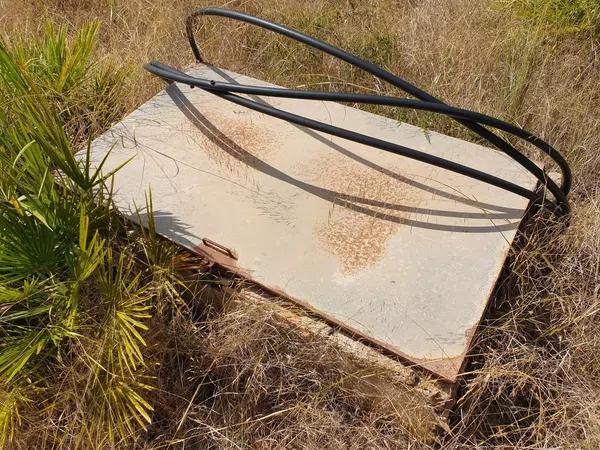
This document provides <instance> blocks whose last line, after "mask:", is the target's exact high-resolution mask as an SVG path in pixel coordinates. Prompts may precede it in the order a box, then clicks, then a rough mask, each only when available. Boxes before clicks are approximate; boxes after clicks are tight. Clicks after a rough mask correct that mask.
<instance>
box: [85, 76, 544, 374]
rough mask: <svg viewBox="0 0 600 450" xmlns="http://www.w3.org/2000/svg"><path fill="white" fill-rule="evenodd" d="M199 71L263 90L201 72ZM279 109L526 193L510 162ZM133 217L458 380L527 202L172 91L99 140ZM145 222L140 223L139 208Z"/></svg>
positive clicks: (367, 117)
mask: <svg viewBox="0 0 600 450" xmlns="http://www.w3.org/2000/svg"><path fill="white" fill-rule="evenodd" d="M188 73H190V74H192V75H195V76H202V77H205V78H211V79H215V80H228V81H232V80H237V81H238V82H241V83H245V84H255V85H268V84H267V83H264V82H262V81H258V80H255V79H252V78H249V77H245V76H241V75H238V74H235V73H231V72H225V71H222V70H220V69H217V68H214V67H210V66H205V65H196V66H194V67H192V68H191V69H190V70H188ZM264 101H265V102H268V103H269V104H271V105H273V106H276V107H278V108H281V109H284V110H288V111H292V112H294V113H297V114H301V115H304V116H307V117H310V118H313V119H316V120H321V121H325V122H328V123H331V124H334V125H337V126H340V127H344V128H349V129H352V130H354V131H358V132H361V133H364V134H369V135H372V136H376V137H379V138H382V139H386V140H389V141H392V142H396V143H399V144H402V145H405V146H408V147H412V148H415V149H418V150H421V151H425V152H428V153H431V154H434V155H437V156H441V157H444V158H447V159H452V160H454V161H457V162H460V163H462V164H465V165H469V166H472V167H476V168H478V169H481V170H484V171H488V172H490V173H493V174H495V175H497V176H501V177H503V178H506V179H508V180H510V181H513V182H517V183H520V184H521V185H523V186H524V187H527V188H533V187H534V186H535V185H536V181H535V179H533V177H531V176H530V175H529V174H528V173H527V172H526V171H525V170H523V169H521V167H520V166H518V165H517V164H515V163H514V162H513V161H512V160H511V159H510V158H508V157H506V156H505V155H503V154H502V153H500V152H497V151H494V150H491V149H488V148H485V147H481V146H479V145H475V144H472V143H468V142H464V141H461V140H458V139H455V138H451V137H448V136H444V135H442V134H438V133H435V132H430V131H425V130H423V129H420V128H417V127H414V126H411V125H407V124H404V123H398V122H396V121H394V120H391V119H387V118H383V117H380V116H377V115H373V114H369V113H366V112H363V111H359V110H357V109H354V108H350V107H346V106H343V105H340V104H337V103H331V102H315V101H305V100H291V99H273V98H271V99H264ZM109 151H110V155H109V157H108V159H107V162H106V164H105V168H104V170H105V171H109V170H112V169H113V168H115V167H117V166H118V165H120V164H122V163H123V162H125V161H127V160H128V159H130V158H133V159H132V160H131V161H130V162H129V163H128V164H126V165H125V166H124V167H123V168H122V169H121V170H120V171H119V172H118V173H117V174H116V176H115V190H116V192H115V201H116V204H117V206H118V208H119V209H120V210H121V211H122V212H123V214H125V215H127V216H129V217H130V218H132V219H133V220H138V219H137V216H136V214H135V209H136V207H143V206H144V205H145V195H146V193H147V192H148V190H150V189H151V190H152V198H153V203H154V212H155V221H156V227H157V230H158V232H159V233H160V234H162V235H163V236H165V237H167V238H169V239H171V240H173V241H175V242H177V243H179V244H181V245H182V246H184V247H187V248H188V249H190V250H193V251H197V252H200V253H203V254H206V255H208V256H210V257H211V258H212V259H213V260H215V261H216V262H217V263H219V264H221V265H223V266H225V267H227V268H230V269H231V270H234V271H235V272H237V273H240V274H242V275H243V276H246V277H248V278H250V279H252V280H254V281H256V282H258V283H260V284H261V285H263V286H266V287H268V288H269V289H271V290H273V291H275V292H280V293H282V294H284V295H285V296H286V297H289V298H291V299H294V300H295V301H297V302H299V303H302V304H303V305H305V306H306V307H308V308H310V309H312V310H313V311H316V312H317V313H318V314H319V315H321V316H322V317H323V318H325V319H326V320H327V321H329V323H333V324H336V325H339V326H340V327H342V328H343V329H344V330H346V331H348V332H350V333H355V334H357V335H358V336H359V337H361V338H365V339H366V340H368V341H370V342H371V343H373V344H374V345H376V346H379V347H380V348H382V349H385V350H387V351H390V352H393V353H395V354H398V355H399V356H400V357H402V358H405V359H407V360H409V361H412V362H415V363H417V364H420V365H422V366H423V367H425V368H427V369H429V370H430V371H432V372H434V373H436V374H438V375H440V376H442V377H443V378H445V379H447V380H450V381H453V380H454V379H455V377H456V375H457V374H458V372H459V371H460V368H461V364H462V361H463V359H464V355H465V352H466V351H467V349H468V346H469V344H470V340H471V336H472V331H473V330H474V327H476V326H477V324H478V323H479V321H480V319H481V316H482V313H483V311H484V308H485V306H486V304H487V301H488V299H489V297H490V294H491V291H492V289H493V287H494V285H495V282H496V279H497V277H498V275H499V273H500V270H501V268H502V265H503V262H504V260H505V257H506V254H507V252H508V250H509V248H510V245H511V242H512V240H513V238H514V236H515V233H516V230H517V227H518V225H519V222H520V221H521V219H522V216H523V213H524V210H525V209H526V207H527V200H526V199H523V198H521V197H518V196H516V195H514V194H511V193H508V192H505V191H503V190H500V189H498V188H495V187H493V186H490V185H487V184H484V183H481V182H478V181H476V180H472V179H470V178H467V177H464V176H461V175H458V174H454V173H451V172H448V171H445V170H443V169H439V168H436V167H432V166H428V165H426V164H423V163H420V162H417V161H413V160H410V159H407V158H403V157H400V156H397V155H393V154H390V153H387V152H384V151H380V150H376V149H373V148H370V147H366V146H363V145H361V144H356V143H353V142H348V141H345V140H343V139H339V138H333V137H331V136H328V135H325V134H322V133H318V132H314V131H311V130H308V129H304V128H302V127H298V126H295V125H291V124H289V123H286V122H283V121H281V120H278V119H275V118H272V117H269V116H266V115H263V114H261V113H258V112H254V111H250V110H247V109H245V108H243V107H241V106H237V105H234V104H232V103H230V102H227V101H225V100H222V99H220V98H218V97H216V96H214V95H211V94H209V93H206V92H204V91H202V90H200V89H190V88H189V87H187V86H184V85H179V84H173V85H170V86H169V87H168V88H167V89H166V90H165V91H162V92H161V93H159V94H158V95H157V96H155V97H154V98H152V99H151V100H150V101H148V102H147V103H145V104H144V105H142V106H141V107H140V108H139V109H137V110H136V111H134V112H133V113H132V114H130V115H129V116H127V117H126V118H125V119H124V120H123V121H122V122H120V123H118V124H116V125H115V126H114V127H113V128H111V129H110V130H109V131H107V132H106V133H105V134H103V135H102V136H100V137H99V138H98V139H96V140H95V141H94V142H93V144H92V158H93V164H96V165H97V164H99V162H100V161H101V160H102V158H103V157H104V156H105V154H106V153H107V152H109ZM141 218H142V221H144V220H145V218H144V214H143V211H142V215H141Z"/></svg>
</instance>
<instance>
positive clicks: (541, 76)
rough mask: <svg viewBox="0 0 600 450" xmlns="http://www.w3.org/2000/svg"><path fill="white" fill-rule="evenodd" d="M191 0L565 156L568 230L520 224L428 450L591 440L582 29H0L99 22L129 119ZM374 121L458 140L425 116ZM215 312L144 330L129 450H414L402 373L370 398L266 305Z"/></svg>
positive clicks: (137, 19) (586, 92) (218, 43)
mask: <svg viewBox="0 0 600 450" xmlns="http://www.w3.org/2000/svg"><path fill="white" fill-rule="evenodd" d="M207 3H211V4H217V5H224V4H227V6H228V7H231V8H237V9H242V10H246V11H249V12H252V13H256V14H259V15H261V16H265V17H268V18H271V19H274V20H276V21H280V22H282V23H286V24H289V25H291V26H292V27H296V28H299V29H301V30H303V31H306V32H308V33H309V34H313V35H317V36H319V37H323V38H326V39H327V40H328V41H330V42H332V43H335V44H338V45H340V46H342V47H344V48H347V49H349V50H351V51H355V52H357V53H359V54H361V55H363V56H366V57H368V58H369V59H371V60H373V61H375V62H378V63H380V64H382V65H383V66H385V67H387V68H388V69H390V70H392V71H393V72H396V73H398V74H399V75H400V76H402V77H404V78H406V79H407V80H410V81H412V82H414V83H416V84H417V85H419V86H420V87H422V88H424V89H426V90H428V91H430V92H431V93H433V94H434V95H439V96H440V97H442V98H444V99H445V100H446V101H448V102H449V103H451V104H454V105H457V106H463V107H467V108H470V109H474V110H479V111H481V112H485V113H489V114H492V115H496V116H499V117H502V118H505V119H508V120H511V121H513V122H516V123H518V124H519V125H522V126H524V127H526V128H529V129H531V130H532V131H534V132H536V133H537V134H539V135H540V136H541V137H543V138H545V139H546V140H548V141H549V142H551V143H553V144H555V145H556V147H557V148H559V149H561V150H563V151H564V153H565V154H566V156H567V158H568V159H569V161H570V162H571V163H572V165H573V167H574V169H575V186H574V189H573V194H572V197H571V198H572V202H573V215H572V217H571V221H570V226H569V227H568V228H567V229H565V228H564V227H563V226H561V224H554V223H551V221H549V220H548V219H545V220H544V219H542V218H535V219H534V220H532V222H531V224H530V226H529V227H528V228H527V229H526V230H524V232H523V233H522V234H521V235H520V237H519V244H518V246H517V248H516V249H515V251H514V252H513V254H512V256H511V258H510V265H509V270H508V271H507V273H506V275H505V276H504V277H503V281H502V282H501V284H500V286H499V287H498V289H497V293H496V295H495V298H494V301H493V304H492V305H491V310H490V314H489V316H488V318H487V319H486V321H485V323H484V324H483V326H482V328H481V330H480V333H479V334H478V336H477V338H476V342H475V347H474V349H473V352H472V353H473V357H472V359H471V361H472V362H471V366H470V367H469V372H468V373H467V374H465V376H464V377H463V379H462V381H461V386H460V392H459V394H460V398H459V402H458V404H457V406H456V407H455V408H454V410H453V412H452V416H451V421H450V425H451V430H450V431H449V432H447V433H442V434H441V435H440V437H438V444H437V445H438V446H442V447H445V448H473V447H479V448H482V447H485V448H512V447H518V448H552V447H561V448H587V449H596V448H600V425H599V424H600V358H599V357H598V354H599V353H600V333H598V329H600V328H599V327H600V314H599V313H598V309H599V308H600V303H599V301H598V300H599V296H600V277H599V271H600V226H599V220H598V217H599V213H600V176H599V175H598V174H599V173H600V172H599V169H600V131H599V130H600V102H599V100H600V98H599V97H600V55H599V53H598V48H599V44H600V43H599V42H598V41H597V40H594V39H593V38H591V37H589V36H586V35H582V34H573V35H552V36H549V35H546V34H544V33H543V31H542V30H541V29H538V28H536V26H534V25H532V24H531V23H525V22H523V21H522V20H521V19H517V18H514V17H512V16H511V15H510V14H509V13H508V12H507V11H506V10H500V9H498V8H497V7H492V5H491V2H490V1H481V2H479V1H472V0H414V1H406V2H395V1H392V0H382V1H379V2H369V1H366V0H354V1H347V2H346V1H341V2H332V1H326V0H308V1H304V2H298V1H295V0H294V1H292V0H276V1H273V0H271V1H266V0H265V1H263V0H256V1H251V2H250V1H245V2H244V1H230V2H206V1H192V0H175V1H167V0H157V1H152V2H150V1H144V0H130V1H125V0H102V1H92V0H88V1H83V0H82V1H78V0H77V1H76V0H62V1H61V0H48V1H45V2H40V1H34V0H18V1H17V0H0V22H1V23H2V26H3V28H4V30H3V31H6V32H10V31H11V30H13V29H19V30H20V31H21V32H29V33H37V32H38V31H39V29H40V26H41V23H42V21H43V20H45V19H47V18H50V19H52V20H56V21H60V22H67V23H69V24H70V25H72V26H73V27H77V26H78V25H79V24H81V23H83V22H85V21H87V20H90V19H98V20H100V21H102V23H103V28H102V33H101V45H100V49H99V52H98V58H99V60H100V61H104V60H106V59H109V60H111V61H116V62H117V63H118V64H119V65H121V66H126V67H128V68H130V69H131V76H130V78H129V87H130V89H129V90H128V92H127V95H123V96H122V98H121V99H120V105H118V107H120V108H123V109H124V110H131V109H133V108H135V107H136V106H137V105H139V104H140V103H141V102H143V101H144V100H145V99H147V98H148V97H149V96H150V95H152V94H153V93H155V92H156V91H157V90H158V89H159V88H160V86H161V83H160V82H159V81H157V80H155V79H153V78H152V77H150V76H147V75H145V74H144V73H143V71H142V70H141V68H140V66H141V64H142V63H144V62H146V61H147V60H150V59H158V60H161V61H165V62H167V63H173V64H177V65H185V64H187V63H188V62H190V61H191V60H192V58H191V54H190V52H189V49H188V47H187V43H186V41H185V38H184V33H183V26H182V21H183V18H184V17H185V15H186V13H187V12H188V11H189V10H190V9H191V8H192V7H198V6H203V5H205V4H207ZM204 36H206V37H205V38H203V41H202V42H203V48H205V49H206V50H205V53H206V54H207V55H208V57H209V60H210V61H214V62H218V63H219V65H221V66H223V67H226V68H229V69H232V70H238V71H242V72H244V73H247V74H249V75H253V76H256V77H259V78H264V79H267V80H269V81H272V82H275V83H279V84H284V85H289V86H294V85H302V86H308V85H310V86H318V87H320V88H322V89H338V88H340V87H342V84H341V83H342V82H347V83H352V84H353V85H354V86H358V87H360V89H362V90H364V91H378V92H386V91H387V90H388V88H387V87H384V86H382V85H381V84H380V83H378V82H376V81H374V80H373V79H372V78H370V77H367V76H364V75H362V74H360V73H358V72H356V71H355V70H348V68H347V67H346V66H345V65H344V64H342V63H340V62H338V61H335V60H332V59H330V58H328V57H323V56H322V55H318V54H316V53H313V52H311V51H310V50H307V49H306V48H301V47H298V46H296V45H293V44H289V43H284V41H281V40H279V39H275V38H273V37H272V36H271V35H265V34H263V33H261V32H259V31H256V30H254V29H250V28H248V27H246V26H243V25H242V26H240V25H237V24H234V23H232V22H226V21H225V20H221V19H210V20H209V22H208V25H207V27H206V29H205V30H204ZM372 110H374V111H375V112H379V113H384V114H388V115H391V116H392V117H395V118H397V119H399V120H405V121H409V122H411V123H414V124H417V125H420V126H424V127H427V128H431V129H436V130H440V131H442V132H446V133H449V134H453V135H455V136H458V137H462V138H470V139H472V137H471V136H469V134H468V133H466V132H465V131H464V130H462V129H460V128H459V127H458V126H457V125H456V124H454V123H451V122H449V121H447V120H445V119H442V118H439V117H434V116H431V115H428V114H422V113H419V114H417V113H408V112H405V111H397V112H394V111H389V110H381V109H378V108H373V109H372ZM224 303H225V304H226V306H225V307H224V309H223V310H221V311H220V312H219V313H215V314H208V315H207V314H206V305H208V304H211V305H212V304H213V303H212V302H210V301H209V300H207V298H206V297H205V295H204V294H202V295H200V294H199V295H196V296H195V302H194V304H195V306H194V307H193V308H192V309H193V311H196V310H197V311H200V313H198V312H197V313H196V316H194V314H192V316H194V317H195V318H196V319H198V320H199V321H196V324H195V325H194V324H192V322H191V321H190V320H189V319H182V318H178V319H173V320H172V321H171V322H170V325H168V326H167V325H160V326H159V325H157V326H156V327H155V330H156V331H155V333H156V336H155V337H156V339H153V342H154V343H155V347H153V350H152V351H154V352H156V355H157V358H158V359H162V365H161V368H160V371H159V373H158V375H159V376H158V379H157V383H158V386H159V388H160V390H159V391H158V395H157V398H156V399H155V407H156V412H155V417H154V421H153V424H152V426H151V428H150V430H149V431H148V434H147V435H146V436H145V437H144V439H142V440H141V441H140V446H141V447H153V446H154V447H160V446H161V445H166V444H169V443H170V444H171V445H173V446H174V448H244V447H252V448H254V447H257V448H280V447H295V448H326V447H329V448H331V447H333V448H340V447H342V448H345V447H348V448H369V447H370V448H379V447H381V448H408V447H410V448H420V447H428V446H430V445H431V443H432V435H431V429H432V427H431V426H429V424H431V423H432V422H431V420H430V419H429V418H427V415H426V413H425V412H424V411H426V410H427V408H420V409H419V412H418V414H417V413H415V414H413V413H412V412H411V410H410V407H412V406H410V405H413V406H414V405H420V406H423V403H421V400H419V398H420V397H419V395H421V394H419V393H418V392H416V391H411V392H413V393H414V395H412V396H411V398H410V401H408V400H406V399H407V397H405V396H406V395H407V390H406V389H407V386H409V385H410V383H409V384H406V380H403V381H402V382H396V381H394V376H393V375H391V374H389V375H386V377H387V378H385V377H384V379H388V380H390V382H389V386H396V388H395V389H394V390H393V392H394V393H393V394H389V392H390V391H386V392H387V393H386V395H385V396H384V397H385V400H382V399H381V397H382V396H381V395H379V394H378V395H370V394H369V395H366V394H365V393H364V392H363V391H362V389H364V386H365V384H364V383H354V381H355V380H360V379H363V381H364V377H365V375H364V374H365V372H364V371H365V367H364V366H361V365H360V363H357V365H356V366H348V363H347V362H342V361H346V359H345V358H341V357H340V356H339V355H340V354H339V351H337V350H336V349H335V347H332V346H331V344H328V343H327V342H325V341H323V340H319V338H316V337H307V336H306V335H304V334H302V333H300V332H299V331H298V330H296V329H293V328H290V326H289V324H285V321H281V320H279V319H278V316H277V314H276V313H275V312H274V311H273V310H270V309H268V308H266V309H265V307H264V306H263V307H257V306H256V305H254V304H252V305H249V304H247V303H244V302H239V301H235V300H234V301H230V302H224ZM193 311H192V312H193ZM348 380H350V382H348ZM367 385H368V383H367ZM358 386H363V387H358ZM386 389H387V388H386ZM389 397H391V398H389ZM407 408H408V410H407ZM423 414H425V415H423ZM424 424H425V426H424ZM34 425H35V424H34V423H33V422H32V423H31V424H30V426H29V429H30V430H31V432H32V433H34V432H35V429H36V428H35V426H34ZM48 426H49V427H51V424H49V425H48ZM32 436H34V435H33V434H30V435H29V436H28V437H25V436H24V437H23V442H24V443H25V442H30V443H31V442H32V441H31V440H30V439H32ZM24 445H26V444H24Z"/></svg>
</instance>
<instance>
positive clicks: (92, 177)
mask: <svg viewBox="0 0 600 450" xmlns="http://www.w3.org/2000/svg"><path fill="white" fill-rule="evenodd" d="M97 30H98V26H97V25H96V24H91V25H88V26H86V27H83V28H82V29H81V30H80V31H79V33H78V34H77V35H76V37H75V39H74V40H73V41H72V42H71V43H70V44H69V42H68V39H67V32H66V29H65V28H62V27H58V28H57V27H54V26H49V27H48V28H47V29H46V32H45V34H44V36H43V37H42V38H41V39H40V40H32V41H29V42H25V41H16V42H15V41H13V42H12V43H8V42H3V41H1V40H0V172H1V173H2V174H3V176H2V177H1V179H0V400H2V403H1V406H0V447H3V446H4V444H5V443H6V441H8V440H10V439H11V438H12V436H14V434H15V433H16V432H18V427H19V426H20V410H21V409H22V408H24V407H29V406H31V405H35V406H36V408H37V410H39V412H40V414H41V413H42V412H47V413H49V414H51V412H52V411H58V413H57V415H56V416H54V417H53V420H56V421H57V422H58V424H59V427H61V430H62V431H63V432H64V433H63V436H61V437H60V438H59V440H60V443H61V444H60V445H64V446H65V447H69V448H71V447H75V446H79V445H82V446H84V447H86V448H87V447H105V446H107V445H108V446H110V447H115V446H118V443H119V442H121V443H122V442H123V440H124V439H131V438H132V437H134V436H135V435H136V433H137V431H138V430H139V429H140V428H142V427H144V426H145V425H146V424H147V423H149V421H150V416H149V413H150V411H151V409H152V408H151V406H150V404H149V403H148V402H147V401H146V400H145V399H144V397H143V396H144V393H145V392H146V391H148V389H150V387H149V386H148V384H147V376H146V374H145V372H146V370H145V368H146V362H145V360H144V356H143V354H142V349H143V347H144V346H145V341H144V338H143V337H142V333H143V331H144V330H146V329H147V326H146V324H145V322H146V321H147V319H148V318H149V317H150V308H151V301H152V296H153V295H152V290H151V286H150V284H149V282H148V281H145V280H143V279H142V277H141V273H143V270H141V271H140V270H138V269H139V264H137V263H136V259H135V258H133V257H132V255H131V251H130V249H129V248H128V247H127V246H126V245H121V243H120V242H118V239H116V237H115V233H117V232H118V227H113V225H114V224H116V225H118V224H119V222H118V220H116V219H115V217H116V216H115V213H114V212H113V211H112V210H111V201H110V196H109V195H108V194H107V186H106V185H105V180H106V178H107V177H108V176H110V174H106V176H101V175H100V171H99V169H98V170H96V171H90V170H89V166H88V164H87V163H86V162H85V161H84V162H83V163H82V162H80V161H79V160H78V159H77V158H76V157H75V156H74V151H73V142H74V140H73V138H72V137H73V135H72V133H69V132H67V131H66V130H65V127H66V126H68V125H69V124H73V120H74V119H73V114H74V112H76V111H81V109H79V110H78V109H77V105H78V99H80V98H81V96H82V95H84V96H85V93H88V92H92V91H93V90H99V91H104V90H105V89H107V86H108V89H116V88H118V87H119V80H118V78H117V79H114V78H109V77H108V76H107V75H106V72H105V71H104V72H103V71H95V70H94V65H93V64H92V54H93V49H94V42H95V35H96V32H97ZM98 74H100V75H98ZM99 76H100V77H104V78H103V81H99V78H98V77H99ZM81 123H83V122H80V124H81ZM70 131H71V132H73V131H74V129H71V130H70ZM75 141H77V140H75ZM88 157H89V154H88ZM107 223H111V228H110V229H109V228H108V227H107V226H106V224H107ZM115 249H118V253H116V250H115ZM41 405H43V408H42V407H41ZM66 417H69V420H68V421H65V420H66V419H65V418H66ZM42 420H43V419H42ZM15 430H17V431H15ZM121 445H122V444H121ZM50 446H52V447H54V445H50Z"/></svg>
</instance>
